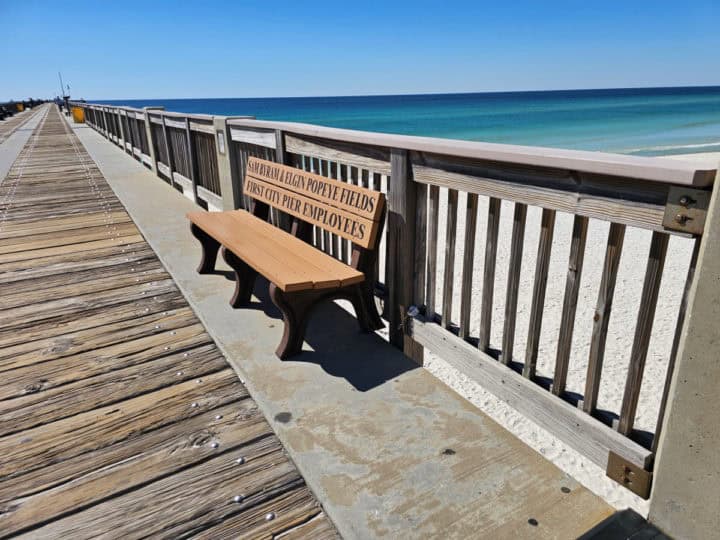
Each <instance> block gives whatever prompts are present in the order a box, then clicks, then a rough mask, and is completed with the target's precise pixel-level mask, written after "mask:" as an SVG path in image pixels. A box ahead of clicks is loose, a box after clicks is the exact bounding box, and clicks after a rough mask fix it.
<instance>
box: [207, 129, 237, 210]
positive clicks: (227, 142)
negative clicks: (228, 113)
mask: <svg viewBox="0 0 720 540" xmlns="http://www.w3.org/2000/svg"><path fill="white" fill-rule="evenodd" d="M213 127H214V128H215V154H216V155H217V158H216V159H217V164H218V177H219V178H220V196H221V197H222V209H223V210H237V209H238V208H240V206H241V205H242V199H241V197H242V195H241V193H242V190H241V186H240V177H239V175H238V173H237V166H236V164H235V163H233V161H234V160H233V157H232V140H231V139H230V128H229V127H228V125H227V117H225V116H214V117H213Z"/></svg>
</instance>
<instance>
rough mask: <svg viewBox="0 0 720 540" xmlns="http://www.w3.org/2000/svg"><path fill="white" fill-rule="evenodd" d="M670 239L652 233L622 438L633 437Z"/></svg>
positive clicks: (620, 425)
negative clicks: (631, 435) (623, 436)
mask: <svg viewBox="0 0 720 540" xmlns="http://www.w3.org/2000/svg"><path fill="white" fill-rule="evenodd" d="M669 240H670V236H669V235H667V234H665V233H653V235H652V240H651V242H650V255H649V256H648V263H647V269H646V271H645V281H644V283H643V289H642V295H641V296H640V309H639V312H638V320H637V326H636V327H635V339H634V340H633V346H632V352H631V353H630V366H629V367H628V374H627V380H626V381H625V392H624V394H623V401H622V407H621V408H620V421H619V422H618V431H619V432H620V433H622V434H623V435H630V433H631V432H632V429H633V425H634V424H635V412H636V410H637V404H638V399H639V398H640V386H641V385H642V378H643V373H644V371H645V359H646V358H647V352H648V346H649V345H650V335H651V333H652V326H653V320H654V318H655V308H656V307H657V299H658V294H659V293H660V280H661V279H662V273H663V268H664V266H665V255H666V254H667V248H668V241H669Z"/></svg>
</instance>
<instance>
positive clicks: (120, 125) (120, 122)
mask: <svg viewBox="0 0 720 540" xmlns="http://www.w3.org/2000/svg"><path fill="white" fill-rule="evenodd" d="M115 110H116V111H117V121H118V129H119V131H120V147H121V148H122V151H123V152H127V148H126V147H125V138H126V135H125V124H124V123H123V115H122V113H123V110H122V109H120V108H118V109H115Z"/></svg>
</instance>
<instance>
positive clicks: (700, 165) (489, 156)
mask: <svg viewBox="0 0 720 540" xmlns="http://www.w3.org/2000/svg"><path fill="white" fill-rule="evenodd" d="M228 123H229V124H230V125H231V126H237V127H249V128H256V129H281V130H283V131H286V132H291V133H294V134H299V135H306V136H311V137H318V138H323V139H332V140H341V141H343V142H349V143H358V144H367V145H372V146H382V147H387V148H402V149H405V150H414V151H418V152H429V153H433V154H441V155H446V156H456V157H462V158H470V159H478V160H483V161H494V162H503V163H511V164H517V165H523V166H533V167H540V168H546V169H565V170H572V171H578V172H584V173H592V174H602V175H610V176H621V177H628V178H636V179H640V180H649V181H654V182H662V183H669V184H679V185H686V186H694V187H705V186H709V185H712V183H713V181H714V179H715V174H716V171H717V164H716V163H713V162H711V161H709V160H703V161H700V160H698V161H695V160H692V161H691V160H680V159H667V158H663V157H642V156H628V155H624V154H611V153H607V152H591V151H586V150H566V149H562V148H546V147H541V146H520V145H511V144H498V143H486V142H475V141H463V140H458V139H440V138H434V137H417V136H412V135H393V134H389V133H374V132H368V131H359V130H352V129H341V128H331V127H325V126H317V125H313V124H302V123H296V122H274V121H265V120H240V119H238V120H229V121H228Z"/></svg>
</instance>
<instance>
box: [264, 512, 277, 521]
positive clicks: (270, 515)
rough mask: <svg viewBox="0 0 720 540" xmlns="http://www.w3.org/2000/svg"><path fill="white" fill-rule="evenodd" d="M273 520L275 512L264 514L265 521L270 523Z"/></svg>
mask: <svg viewBox="0 0 720 540" xmlns="http://www.w3.org/2000/svg"><path fill="white" fill-rule="evenodd" d="M273 519H275V512H268V513H267V514H265V521H272V520H273Z"/></svg>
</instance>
